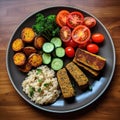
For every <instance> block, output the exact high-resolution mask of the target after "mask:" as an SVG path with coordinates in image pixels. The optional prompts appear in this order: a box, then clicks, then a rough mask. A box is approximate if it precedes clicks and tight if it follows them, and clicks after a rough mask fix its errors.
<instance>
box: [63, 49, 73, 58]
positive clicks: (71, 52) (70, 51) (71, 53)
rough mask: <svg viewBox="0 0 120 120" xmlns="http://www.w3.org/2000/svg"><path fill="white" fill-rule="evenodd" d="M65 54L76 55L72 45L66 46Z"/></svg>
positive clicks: (68, 55)
mask: <svg viewBox="0 0 120 120" xmlns="http://www.w3.org/2000/svg"><path fill="white" fill-rule="evenodd" d="M65 54H66V56H67V57H70V58H72V57H74V56H75V50H74V49H73V48H72V47H66V48H65Z"/></svg>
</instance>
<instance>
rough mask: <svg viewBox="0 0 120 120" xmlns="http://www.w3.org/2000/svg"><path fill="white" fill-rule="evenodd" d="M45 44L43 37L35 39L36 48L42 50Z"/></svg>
mask: <svg viewBox="0 0 120 120" xmlns="http://www.w3.org/2000/svg"><path fill="white" fill-rule="evenodd" d="M44 42H45V39H44V38H43V37H41V36H39V37H35V40H34V46H35V48H37V49H41V48H42V46H43V44H44Z"/></svg>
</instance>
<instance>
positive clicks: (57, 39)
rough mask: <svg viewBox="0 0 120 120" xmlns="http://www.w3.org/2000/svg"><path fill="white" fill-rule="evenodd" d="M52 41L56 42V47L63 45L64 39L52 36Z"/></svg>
mask: <svg viewBox="0 0 120 120" xmlns="http://www.w3.org/2000/svg"><path fill="white" fill-rule="evenodd" d="M50 42H51V43H53V44H54V46H55V48H57V47H61V46H62V41H61V39H60V38H59V37H54V38H52V39H51V41H50Z"/></svg>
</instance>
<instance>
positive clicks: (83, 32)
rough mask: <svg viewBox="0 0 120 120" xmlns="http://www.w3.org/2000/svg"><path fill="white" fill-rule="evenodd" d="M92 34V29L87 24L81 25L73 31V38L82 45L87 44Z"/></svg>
mask: <svg viewBox="0 0 120 120" xmlns="http://www.w3.org/2000/svg"><path fill="white" fill-rule="evenodd" d="M90 36H91V32H90V29H89V28H88V27H86V26H85V25H79V26H77V27H75V28H74V29H73V31H72V39H73V40H74V41H75V42H76V43H78V44H80V45H85V44H86V43H87V42H88V41H89V40H90Z"/></svg>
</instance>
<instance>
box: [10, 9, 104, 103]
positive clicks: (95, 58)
mask: <svg viewBox="0 0 120 120" xmlns="http://www.w3.org/2000/svg"><path fill="white" fill-rule="evenodd" d="M96 24H97V23H96V20H95V18H93V17H90V16H87V17H84V15H83V14H82V13H81V12H79V11H72V12H70V11H68V10H60V11H59V12H58V13H57V14H56V15H55V14H50V15H48V16H45V15H44V14H41V13H38V14H37V15H36V20H35V23H34V24H33V25H32V26H31V27H27V26H26V27H25V28H24V29H23V30H22V31H21V36H19V38H16V39H15V40H14V41H13V42H12V50H13V51H14V55H13V61H14V64H15V65H16V66H17V67H18V69H19V70H20V71H21V72H23V73H26V74H27V77H26V78H25V80H23V82H22V87H23V91H24V92H25V93H26V94H27V95H28V96H29V97H30V99H31V100H32V101H34V102H35V103H37V104H41V105H44V104H49V103H53V102H55V101H56V100H57V99H58V97H59V96H60V95H61V94H60V93H62V96H63V98H64V99H66V98H71V97H74V96H75V88H74V87H73V85H72V83H71V77H72V78H73V79H72V80H74V81H75V83H76V84H77V85H78V86H79V88H80V89H81V90H84V89H88V88H89V79H88V77H87V75H86V73H89V74H90V75H92V76H93V77H97V76H98V75H99V74H100V72H101V70H102V69H104V66H105V64H106V59H105V58H104V57H102V56H100V55H97V53H99V49H100V47H99V46H100V45H101V44H102V43H103V42H104V40H105V38H104V35H103V34H102V33H94V34H92V33H91V29H94V27H95V26H96ZM65 59H68V61H69V62H67V63H65Z"/></svg>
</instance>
